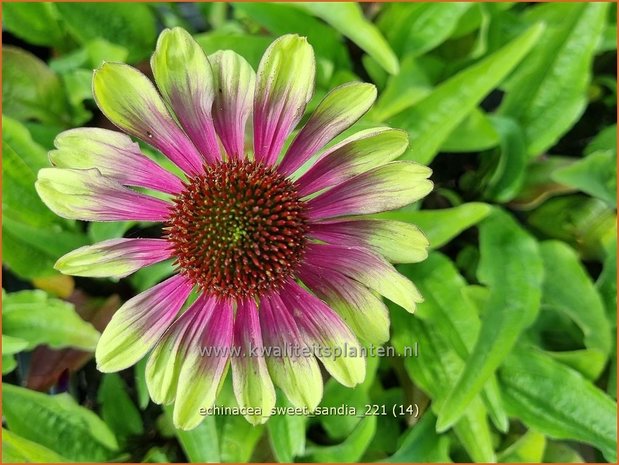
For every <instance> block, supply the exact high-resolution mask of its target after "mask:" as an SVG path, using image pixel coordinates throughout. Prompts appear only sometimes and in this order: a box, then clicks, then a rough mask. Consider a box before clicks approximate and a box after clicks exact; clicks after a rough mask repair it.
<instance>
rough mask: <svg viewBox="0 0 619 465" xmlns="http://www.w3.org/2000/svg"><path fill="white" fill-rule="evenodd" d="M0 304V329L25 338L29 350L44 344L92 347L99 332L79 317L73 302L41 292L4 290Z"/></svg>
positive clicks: (80, 347)
mask: <svg viewBox="0 0 619 465" xmlns="http://www.w3.org/2000/svg"><path fill="white" fill-rule="evenodd" d="M2 304H3V308H2V310H3V311H2V330H3V332H5V333H6V334H8V335H10V336H13V337H18V338H20V339H24V340H26V341H28V348H29V349H32V348H34V347H36V346H37V345H39V344H47V345H49V346H50V347H53V348H61V347H75V348H78V349H84V350H94V348H95V346H96V344H97V341H98V340H99V332H98V331H97V330H96V329H95V328H94V327H93V326H92V325H91V324H90V323H87V322H85V321H84V320H82V319H81V318H80V317H79V316H78V314H77V313H76V312H75V309H74V308H73V305H71V304H69V303H68V302H63V301H62V300H59V299H52V298H49V297H48V296H47V294H46V293H45V292H43V291H21V292H14V293H11V294H4V293H3V296H2Z"/></svg>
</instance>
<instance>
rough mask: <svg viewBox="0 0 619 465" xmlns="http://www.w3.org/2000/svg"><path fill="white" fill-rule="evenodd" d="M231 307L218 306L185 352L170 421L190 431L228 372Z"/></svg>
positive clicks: (230, 342) (201, 417)
mask: <svg viewBox="0 0 619 465" xmlns="http://www.w3.org/2000/svg"><path fill="white" fill-rule="evenodd" d="M232 322H233V311H232V303H231V302H230V301H228V300H224V301H219V302H217V304H216V306H215V308H214V309H213V312H212V314H211V317H210V318H209V319H208V320H207V321H206V322H205V323H204V324H203V325H202V328H201V329H202V331H201V333H200V334H199V335H198V337H197V338H196V343H195V344H194V345H192V346H191V347H188V348H187V351H186V353H185V358H184V360H183V362H182V367H181V369H180V372H179V378H178V387H177V390H176V403H175V405H174V413H173V415H172V420H173V422H174V425H175V426H176V427H177V428H180V429H183V430H189V429H192V428H195V427H196V426H197V425H198V424H199V423H200V422H201V421H202V420H204V413H205V410H202V409H208V408H209V407H211V406H212V405H213V403H214V402H215V398H216V397H217V393H218V392H219V389H220V388H221V384H222V383H223V381H224V379H225V375H226V373H227V370H228V361H229V357H230V351H231V347H232V335H233V333H232Z"/></svg>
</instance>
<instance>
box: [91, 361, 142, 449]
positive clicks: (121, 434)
mask: <svg viewBox="0 0 619 465" xmlns="http://www.w3.org/2000/svg"><path fill="white" fill-rule="evenodd" d="M97 401H98V402H99V404H101V418H103V421H105V423H106V424H107V425H108V426H109V427H110V428H111V429H112V431H114V433H115V434H116V437H117V438H118V439H119V440H121V442H124V441H126V440H127V438H129V437H131V436H138V435H140V434H142V433H143V432H144V426H143V425H142V417H141V416H140V412H139V411H138V409H137V408H136V406H135V404H134V403H133V401H132V400H131V397H129V394H128V393H127V386H126V384H125V383H124V381H123V380H122V379H121V377H120V376H119V375H117V374H116V373H108V374H106V375H104V376H103V381H102V382H101V386H99V392H98V393H97Z"/></svg>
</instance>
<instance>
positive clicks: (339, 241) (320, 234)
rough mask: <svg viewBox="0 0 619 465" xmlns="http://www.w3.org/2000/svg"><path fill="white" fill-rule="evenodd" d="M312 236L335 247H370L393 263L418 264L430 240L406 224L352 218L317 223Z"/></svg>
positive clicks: (311, 231) (311, 232)
mask: <svg viewBox="0 0 619 465" xmlns="http://www.w3.org/2000/svg"><path fill="white" fill-rule="evenodd" d="M310 234H311V236H312V237H314V238H316V239H318V240H321V241H323V242H327V243H328V244H334V245H348V246H353V247H356V246H361V247H367V248H368V249H371V250H373V251H375V252H376V253H378V254H380V255H382V256H384V257H385V258H386V259H387V260H389V261H390V262H392V263H415V262H420V261H423V260H425V259H426V258H427V257H428V246H429V242H428V239H426V237H425V236H424V235H423V233H422V232H421V231H420V230H419V228H417V227H416V226H414V225H412V224H409V223H404V222H403V221H391V220H373V219H369V220H365V219H349V220H343V221H328V222H324V223H314V224H312V225H311V226H310Z"/></svg>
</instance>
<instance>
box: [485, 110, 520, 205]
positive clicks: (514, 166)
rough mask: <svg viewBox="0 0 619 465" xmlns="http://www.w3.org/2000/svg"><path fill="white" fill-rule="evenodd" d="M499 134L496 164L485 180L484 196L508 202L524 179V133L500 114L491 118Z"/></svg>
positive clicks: (516, 192)
mask: <svg viewBox="0 0 619 465" xmlns="http://www.w3.org/2000/svg"><path fill="white" fill-rule="evenodd" d="M491 121H492V124H493V125H494V127H495V128H496V130H497V132H498V133H499V136H500V140H501V142H500V149H499V153H498V156H497V162H496V165H495V166H493V169H492V172H491V173H490V174H489V176H488V178H487V179H486V182H485V184H486V185H485V187H484V196H485V197H486V198H487V199H490V200H494V201H496V202H501V203H504V202H509V201H510V200H512V199H513V198H514V197H516V195H518V192H520V190H521V188H522V184H523V183H524V180H525V173H526V171H525V170H526V164H527V151H526V145H525V140H524V133H523V131H522V128H521V127H520V126H518V124H517V123H516V122H515V121H513V120H511V119H509V118H503V117H500V116H497V117H493V118H492V119H491Z"/></svg>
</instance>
